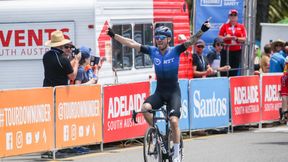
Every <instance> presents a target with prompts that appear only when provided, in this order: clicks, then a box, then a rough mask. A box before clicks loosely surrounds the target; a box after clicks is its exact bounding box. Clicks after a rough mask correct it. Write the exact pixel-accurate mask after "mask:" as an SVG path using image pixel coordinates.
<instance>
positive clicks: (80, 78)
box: [75, 46, 97, 84]
mask: <svg viewBox="0 0 288 162" xmlns="http://www.w3.org/2000/svg"><path fill="white" fill-rule="evenodd" d="M79 50H80V52H81V54H82V57H81V60H80V61H79V68H78V72H77V76H76V79H75V84H95V83H97V76H96V75H95V73H94V71H93V69H92V67H91V65H90V63H91V53H92V51H91V48H87V47H85V46H82V47H81V48H80V49H79Z"/></svg>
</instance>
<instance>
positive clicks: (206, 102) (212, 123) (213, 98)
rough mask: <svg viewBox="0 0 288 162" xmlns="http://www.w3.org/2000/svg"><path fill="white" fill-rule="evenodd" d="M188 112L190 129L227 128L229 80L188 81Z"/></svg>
mask: <svg viewBox="0 0 288 162" xmlns="http://www.w3.org/2000/svg"><path fill="white" fill-rule="evenodd" d="M189 101H190V102H189V112H190V126H191V129H205V128H217V127H228V126H229V110H230V108H229V80H228V78H207V79H192V80H190V88H189Z"/></svg>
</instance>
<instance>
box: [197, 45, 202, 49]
mask: <svg viewBox="0 0 288 162" xmlns="http://www.w3.org/2000/svg"><path fill="white" fill-rule="evenodd" d="M196 47H197V48H204V46H202V45H199V46H196Z"/></svg>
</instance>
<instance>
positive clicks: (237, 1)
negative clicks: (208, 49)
mask: <svg viewBox="0 0 288 162" xmlns="http://www.w3.org/2000/svg"><path fill="white" fill-rule="evenodd" d="M195 3H196V4H195V6H196V7H195V16H194V24H195V28H194V33H195V32H196V31H198V30H199V29H200V28H201V25H202V23H203V22H204V21H206V20H207V19H208V18H209V17H211V20H210V23H211V29H210V30H209V31H207V34H204V35H203V36H202V38H201V39H203V40H204V41H205V42H206V43H209V44H212V43H213V40H214V39H215V38H216V37H217V36H218V33H219V29H220V26H221V25H222V24H223V23H226V22H227V20H228V13H229V10H231V9H236V10H238V22H240V23H242V22H243V17H244V12H243V10H244V1H243V0H196V1H195Z"/></svg>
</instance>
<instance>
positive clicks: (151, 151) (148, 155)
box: [143, 128, 162, 162]
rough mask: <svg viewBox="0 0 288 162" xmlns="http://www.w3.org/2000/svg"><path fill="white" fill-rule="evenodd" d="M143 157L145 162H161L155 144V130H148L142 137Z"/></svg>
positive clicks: (160, 156) (158, 148)
mask: <svg viewBox="0 0 288 162" xmlns="http://www.w3.org/2000/svg"><path fill="white" fill-rule="evenodd" d="M143 155H144V161H145V162H152V161H154V162H162V152H161V150H160V145H159V143H158V142H157V130H156V129H155V128H149V129H148V130H147V132H146V134H145V137H144V147H143Z"/></svg>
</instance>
